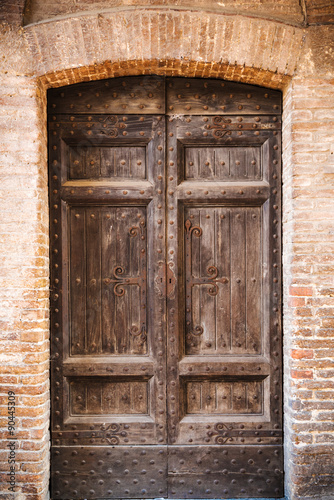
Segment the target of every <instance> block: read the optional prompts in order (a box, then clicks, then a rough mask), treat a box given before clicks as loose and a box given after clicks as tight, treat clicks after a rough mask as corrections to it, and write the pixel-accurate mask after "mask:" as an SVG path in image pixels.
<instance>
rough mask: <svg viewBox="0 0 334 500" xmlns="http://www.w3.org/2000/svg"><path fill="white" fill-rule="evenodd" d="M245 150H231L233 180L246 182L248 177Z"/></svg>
mask: <svg viewBox="0 0 334 500" xmlns="http://www.w3.org/2000/svg"><path fill="white" fill-rule="evenodd" d="M245 156H246V155H245V150H244V148H240V147H234V148H231V149H230V166H231V167H230V171H231V178H232V179H233V180H239V181H241V180H245V179H246V178H247V175H246V162H245Z"/></svg>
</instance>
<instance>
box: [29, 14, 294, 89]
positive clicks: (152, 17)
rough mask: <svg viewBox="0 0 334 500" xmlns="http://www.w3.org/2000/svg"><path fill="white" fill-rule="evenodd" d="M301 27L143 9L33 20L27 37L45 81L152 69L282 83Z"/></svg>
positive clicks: (37, 72)
mask: <svg viewBox="0 0 334 500" xmlns="http://www.w3.org/2000/svg"><path fill="white" fill-rule="evenodd" d="M303 33H304V31H303V30H302V29H301V28H297V27H294V26H291V25H288V24H283V23H279V22H275V21H270V20H263V19H257V18H251V17H245V16H228V15H220V14H217V13H206V12H203V11H190V10H187V11H186V10H168V11H167V10H166V9H160V10H159V9H150V10H143V9H138V10H135V11H134V10H123V11H117V12H109V13H103V14H99V15H89V16H88V15H87V16H81V17H80V16H79V17H73V18H66V19H62V20H56V21H50V22H46V23H41V24H36V25H31V26H29V27H27V28H26V29H25V40H26V43H27V46H28V47H27V48H28V50H29V53H30V55H31V60H30V66H31V72H32V73H33V74H34V75H36V76H39V77H41V81H42V82H43V83H44V84H45V85H46V86H47V87H50V86H62V85H69V84H72V83H77V82H80V81H84V80H94V79H101V78H108V77H113V76H126V75H139V74H153V73H154V74H159V75H170V76H178V75H180V76H181V75H182V76H192V77H193V76H196V77H205V78H224V79H226V80H234V81H240V82H244V83H251V84H257V85H261V86H265V87H271V88H283V87H284V86H285V85H286V84H287V82H288V81H289V80H290V78H291V77H292V75H293V73H294V71H295V68H296V65H297V62H298V57H299V53H300V49H301V45H302V42H303Z"/></svg>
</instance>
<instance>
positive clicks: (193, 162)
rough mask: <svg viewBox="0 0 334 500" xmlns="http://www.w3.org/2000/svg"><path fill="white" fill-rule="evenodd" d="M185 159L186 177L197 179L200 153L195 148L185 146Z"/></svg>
mask: <svg viewBox="0 0 334 500" xmlns="http://www.w3.org/2000/svg"><path fill="white" fill-rule="evenodd" d="M184 159H185V165H184V172H185V174H184V176H185V179H195V178H196V175H197V170H198V155H197V153H196V150H195V148H191V147H189V148H185V153H184ZM182 177H183V176H182Z"/></svg>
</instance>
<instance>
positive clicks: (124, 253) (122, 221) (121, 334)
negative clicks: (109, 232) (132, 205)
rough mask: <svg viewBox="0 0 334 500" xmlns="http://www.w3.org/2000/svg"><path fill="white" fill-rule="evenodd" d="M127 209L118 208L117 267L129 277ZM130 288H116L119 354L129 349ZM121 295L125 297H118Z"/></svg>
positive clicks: (116, 327) (117, 344)
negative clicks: (128, 311)
mask: <svg viewBox="0 0 334 500" xmlns="http://www.w3.org/2000/svg"><path fill="white" fill-rule="evenodd" d="M125 212H126V208H125V207H124V208H123V207H121V208H116V227H117V229H116V256H117V266H119V267H120V269H121V270H123V271H122V272H117V276H120V277H123V276H127V275H128V273H129V258H128V256H129V246H128V244H129V239H128V237H127V235H126V233H127V230H128V229H129V228H128V227H127V226H128V224H127V221H126V213H125ZM127 288H128V287H122V286H120V287H115V286H114V295H115V302H116V317H115V333H116V346H117V352H118V353H119V354H124V353H126V352H127V349H128V340H129V339H128V335H127V331H126V329H127V316H126V314H127V310H128V307H129V294H128V290H127ZM119 293H121V294H123V295H118V294H119Z"/></svg>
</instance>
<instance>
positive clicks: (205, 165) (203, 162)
mask: <svg viewBox="0 0 334 500" xmlns="http://www.w3.org/2000/svg"><path fill="white" fill-rule="evenodd" d="M199 151H200V155H199V158H200V164H199V177H198V179H199V178H200V179H205V180H212V179H213V178H214V177H215V150H214V148H200V150H199Z"/></svg>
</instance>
